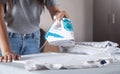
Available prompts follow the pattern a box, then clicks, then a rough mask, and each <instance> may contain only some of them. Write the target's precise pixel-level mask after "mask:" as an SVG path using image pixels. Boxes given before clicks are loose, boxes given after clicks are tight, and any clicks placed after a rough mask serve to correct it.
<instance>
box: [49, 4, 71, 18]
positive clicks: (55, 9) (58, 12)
mask: <svg viewBox="0 0 120 74" xmlns="http://www.w3.org/2000/svg"><path fill="white" fill-rule="evenodd" d="M48 10H49V12H50V14H51V17H52V19H53V17H54V16H56V19H58V20H60V19H61V18H63V17H67V18H69V16H68V14H67V13H66V11H61V10H60V9H59V8H58V7H57V6H53V7H50V8H48Z"/></svg>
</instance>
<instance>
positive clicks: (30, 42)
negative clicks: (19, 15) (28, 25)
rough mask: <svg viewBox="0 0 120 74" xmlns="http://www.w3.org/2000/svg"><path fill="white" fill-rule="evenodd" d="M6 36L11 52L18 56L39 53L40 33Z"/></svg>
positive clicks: (9, 34) (10, 34) (9, 33)
mask: <svg viewBox="0 0 120 74" xmlns="http://www.w3.org/2000/svg"><path fill="white" fill-rule="evenodd" d="M8 36H9V42H10V46H11V49H12V52H14V53H16V54H19V55H27V54H34V53H40V48H39V46H40V31H36V32H34V33H31V34H18V33H11V32H8ZM0 54H1V53H0Z"/></svg>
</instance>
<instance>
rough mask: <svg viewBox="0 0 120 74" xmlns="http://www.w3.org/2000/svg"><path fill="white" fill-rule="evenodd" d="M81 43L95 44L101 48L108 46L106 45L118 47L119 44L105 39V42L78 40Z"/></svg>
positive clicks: (94, 45)
mask: <svg viewBox="0 0 120 74" xmlns="http://www.w3.org/2000/svg"><path fill="white" fill-rule="evenodd" d="M76 44H79V45H86V46H93V47H99V48H106V47H109V46H110V47H117V46H119V44H117V43H115V42H112V41H103V42H76Z"/></svg>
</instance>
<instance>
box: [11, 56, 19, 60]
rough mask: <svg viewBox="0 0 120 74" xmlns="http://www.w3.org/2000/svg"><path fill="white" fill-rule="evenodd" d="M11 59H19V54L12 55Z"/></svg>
mask: <svg viewBox="0 0 120 74" xmlns="http://www.w3.org/2000/svg"><path fill="white" fill-rule="evenodd" d="M12 59H13V60H19V59H20V56H19V55H12Z"/></svg>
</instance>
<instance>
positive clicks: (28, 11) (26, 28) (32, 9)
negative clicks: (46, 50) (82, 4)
mask: <svg viewBox="0 0 120 74" xmlns="http://www.w3.org/2000/svg"><path fill="white" fill-rule="evenodd" d="M44 6H46V7H47V9H48V10H49V12H50V14H51V17H52V18H53V16H57V19H61V18H62V17H63V16H66V17H67V14H66V12H65V11H60V9H59V8H58V7H57V0H0V49H1V57H0V61H1V62H2V61H5V62H10V61H12V60H17V59H19V55H24V54H33V53H39V52H40V49H39V45H40V43H39V42H40V41H39V40H40V33H39V23H40V14H41V12H42V10H43V9H44Z"/></svg>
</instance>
